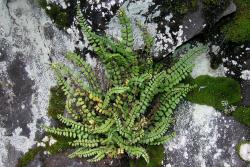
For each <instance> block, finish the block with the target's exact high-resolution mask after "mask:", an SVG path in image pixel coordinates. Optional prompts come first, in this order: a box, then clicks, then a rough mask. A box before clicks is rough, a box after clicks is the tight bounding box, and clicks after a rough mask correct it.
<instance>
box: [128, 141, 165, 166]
mask: <svg viewBox="0 0 250 167" xmlns="http://www.w3.org/2000/svg"><path fill="white" fill-rule="evenodd" d="M146 150H147V153H148V154H149V157H150V160H149V163H148V164H147V163H146V162H145V160H144V159H142V158H140V159H138V160H130V167H161V166H162V161H163V157H164V147H163V145H159V146H149V147H148V148H147V149H146Z"/></svg>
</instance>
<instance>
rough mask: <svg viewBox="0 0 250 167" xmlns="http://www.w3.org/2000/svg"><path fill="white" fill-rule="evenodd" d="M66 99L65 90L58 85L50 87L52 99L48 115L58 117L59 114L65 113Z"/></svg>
mask: <svg viewBox="0 0 250 167" xmlns="http://www.w3.org/2000/svg"><path fill="white" fill-rule="evenodd" d="M65 100H66V97H65V95H64V92H63V90H62V89H61V88H60V87H58V86H56V87H53V88H51V89H50V100H49V107H48V115H49V116H50V117H51V118H54V119H56V118H57V115H58V114H63V112H64V109H65Z"/></svg>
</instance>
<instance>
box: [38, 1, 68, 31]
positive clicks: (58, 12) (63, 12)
mask: <svg viewBox="0 0 250 167" xmlns="http://www.w3.org/2000/svg"><path fill="white" fill-rule="evenodd" d="M38 2H39V5H40V6H41V7H42V8H43V9H44V10H45V12H46V13H47V15H48V16H49V17H50V18H51V19H52V20H53V21H54V22H55V23H56V25H57V26H58V28H61V29H63V28H65V27H70V25H71V20H72V19H71V15H70V13H71V12H70V9H63V8H62V7H61V6H59V5H57V4H54V3H48V2H47V0H38Z"/></svg>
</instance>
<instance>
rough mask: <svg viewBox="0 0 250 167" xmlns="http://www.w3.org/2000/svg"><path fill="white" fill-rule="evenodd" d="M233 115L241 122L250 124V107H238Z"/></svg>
mask: <svg viewBox="0 0 250 167" xmlns="http://www.w3.org/2000/svg"><path fill="white" fill-rule="evenodd" d="M232 115H233V117H234V118H235V119H236V120H237V121H239V122H240V123H242V124H244V125H247V126H250V108H247V107H238V108H237V109H236V110H235V111H234V112H233V113H232Z"/></svg>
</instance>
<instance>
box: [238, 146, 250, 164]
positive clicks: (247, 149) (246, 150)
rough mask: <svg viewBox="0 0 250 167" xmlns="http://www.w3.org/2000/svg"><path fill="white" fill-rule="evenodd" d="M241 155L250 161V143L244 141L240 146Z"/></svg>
mask: <svg viewBox="0 0 250 167" xmlns="http://www.w3.org/2000/svg"><path fill="white" fill-rule="evenodd" d="M239 155H240V157H241V158H242V159H243V160H245V161H249V162H250V143H242V144H241V145H240V146H239Z"/></svg>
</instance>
